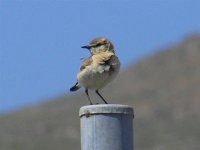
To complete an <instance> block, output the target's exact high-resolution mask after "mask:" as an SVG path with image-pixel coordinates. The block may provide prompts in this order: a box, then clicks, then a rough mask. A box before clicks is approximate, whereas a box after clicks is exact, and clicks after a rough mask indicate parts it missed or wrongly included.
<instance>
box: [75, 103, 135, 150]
mask: <svg viewBox="0 0 200 150" xmlns="http://www.w3.org/2000/svg"><path fill="white" fill-rule="evenodd" d="M79 116H80V118H81V150H133V147H134V146H133V116H134V112H133V108H132V107H131V106H127V105H119V104H99V105H88V106H83V107H81V108H80V111H79Z"/></svg>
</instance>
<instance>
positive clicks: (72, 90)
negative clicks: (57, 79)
mask: <svg viewBox="0 0 200 150" xmlns="http://www.w3.org/2000/svg"><path fill="white" fill-rule="evenodd" d="M80 88H81V86H80V85H79V84H78V82H76V84H75V85H74V86H72V87H71V88H70V91H71V92H74V91H77V90H78V89H80Z"/></svg>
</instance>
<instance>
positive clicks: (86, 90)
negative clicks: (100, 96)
mask: <svg viewBox="0 0 200 150" xmlns="http://www.w3.org/2000/svg"><path fill="white" fill-rule="evenodd" d="M85 93H86V95H87V98H88V100H89V102H90V105H93V104H92V101H91V99H90V96H89V93H88V89H85Z"/></svg>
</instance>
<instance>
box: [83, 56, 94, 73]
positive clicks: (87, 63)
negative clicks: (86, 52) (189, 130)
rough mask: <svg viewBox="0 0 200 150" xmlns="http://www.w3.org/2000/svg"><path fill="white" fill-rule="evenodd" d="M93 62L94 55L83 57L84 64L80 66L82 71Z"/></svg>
mask: <svg viewBox="0 0 200 150" xmlns="http://www.w3.org/2000/svg"><path fill="white" fill-rule="evenodd" d="M92 62H93V60H92V57H89V58H84V59H83V64H82V65H81V67H80V71H82V70H83V69H85V67H87V66H89V65H91V64H92Z"/></svg>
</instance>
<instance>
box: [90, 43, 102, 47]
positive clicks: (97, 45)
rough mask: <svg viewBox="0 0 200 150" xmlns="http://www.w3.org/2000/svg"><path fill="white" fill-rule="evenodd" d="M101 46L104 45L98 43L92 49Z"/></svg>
mask: <svg viewBox="0 0 200 150" xmlns="http://www.w3.org/2000/svg"><path fill="white" fill-rule="evenodd" d="M101 45H104V44H103V43H98V44H96V45H94V46H93V47H99V46H101Z"/></svg>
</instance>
